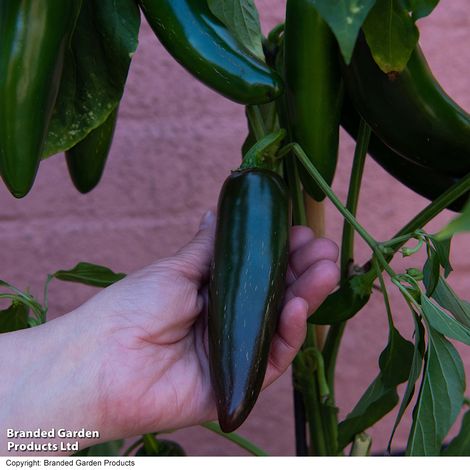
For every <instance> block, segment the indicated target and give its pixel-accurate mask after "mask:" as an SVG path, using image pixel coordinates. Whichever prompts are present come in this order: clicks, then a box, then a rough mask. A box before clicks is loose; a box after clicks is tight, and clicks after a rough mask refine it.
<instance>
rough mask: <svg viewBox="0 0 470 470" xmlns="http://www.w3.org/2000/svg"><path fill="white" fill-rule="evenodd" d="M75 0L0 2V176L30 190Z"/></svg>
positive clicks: (20, 190) (14, 189) (16, 190)
mask: <svg viewBox="0 0 470 470" xmlns="http://www.w3.org/2000/svg"><path fill="white" fill-rule="evenodd" d="M80 6H81V0H67V1H64V0H15V1H11V0H0V38H1V41H0V174H1V176H2V178H3V180H4V182H5V184H6V185H7V186H8V189H9V190H10V192H11V193H12V194H13V196H15V197H23V196H25V195H26V194H27V193H28V191H29V190H30V189H31V187H32V185H33V183H34V179H35V177H36V172H37V169H38V167H39V162H40V160H41V151H42V147H43V144H44V140H45V137H46V133H47V128H48V125H49V120H50V117H51V113H52V109H53V107H54V103H55V99H56V97H57V93H58V90H59V85H60V78H61V74H62V66H63V60H64V52H65V49H66V47H68V43H69V40H70V36H71V34H72V32H73V28H74V26H75V22H76V19H77V17H78V14H79V11H80Z"/></svg>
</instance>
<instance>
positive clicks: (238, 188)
mask: <svg viewBox="0 0 470 470" xmlns="http://www.w3.org/2000/svg"><path fill="white" fill-rule="evenodd" d="M288 234H289V198H288V193H287V189H286V186H285V184H284V182H283V180H282V178H280V176H278V175H277V174H276V173H274V172H272V171H269V170H260V169H249V170H243V171H235V172H233V173H232V174H231V175H230V176H229V177H228V179H227V180H226V181H225V183H224V185H223V187H222V190H221V193H220V196H219V203H218V217H217V228H216V238H215V251H214V261H213V264H212V267H211V275H210V283H209V355H210V366H211V376H212V383H213V387H214V391H215V397H216V400H217V411H218V417H219V423H220V427H221V428H222V430H223V431H224V432H231V431H233V430H234V429H236V428H237V427H238V426H240V425H241V424H242V423H243V421H244V420H245V419H246V417H247V416H248V414H249V412H250V411H251V409H252V408H253V406H254V404H255V402H256V399H257V397H258V394H259V392H260V390H261V385H262V383H263V380H264V375H265V372H266V367H267V363H268V355H269V348H270V345H271V340H272V338H273V335H274V332H275V330H276V326H277V323H278V319H279V314H280V310H281V307H282V302H283V297H284V288H285V275H286V270H287V261H288Z"/></svg>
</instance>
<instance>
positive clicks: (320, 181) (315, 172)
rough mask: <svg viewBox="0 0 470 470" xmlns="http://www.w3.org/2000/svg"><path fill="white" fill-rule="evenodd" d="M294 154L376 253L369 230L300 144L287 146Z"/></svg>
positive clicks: (375, 244)
mask: <svg viewBox="0 0 470 470" xmlns="http://www.w3.org/2000/svg"><path fill="white" fill-rule="evenodd" d="M286 147H290V149H291V150H292V151H293V152H294V154H295V155H296V156H297V158H298V159H299V160H300V162H301V163H302V165H303V166H304V167H305V169H306V170H307V172H308V173H309V174H310V176H311V177H312V178H313V179H314V180H315V182H316V183H317V184H318V186H320V188H321V190H322V191H323V192H324V193H325V194H326V195H327V196H328V199H330V201H331V202H332V203H333V204H334V205H335V207H336V208H337V209H338V210H339V212H341V214H342V215H343V217H344V218H345V219H346V220H347V221H348V222H349V223H350V224H351V225H352V226H353V227H354V229H355V230H356V232H357V233H358V234H359V235H360V236H361V237H362V238H363V239H364V241H365V242H366V243H367V244H368V245H369V246H370V248H371V249H372V250H373V251H374V252H375V251H377V249H378V243H377V242H376V241H375V240H374V239H373V238H372V237H371V236H370V235H369V233H368V232H367V230H366V229H365V228H364V227H363V226H362V225H361V224H360V223H359V222H358V221H357V220H356V218H355V217H354V216H353V215H352V214H351V212H350V211H349V210H348V209H346V207H344V205H343V204H342V202H341V201H340V200H339V198H338V197H337V196H336V194H335V193H334V192H333V190H332V189H331V188H330V186H329V185H328V183H327V182H326V181H325V180H324V179H323V177H322V175H321V174H320V173H319V171H318V170H317V169H316V168H315V167H314V165H313V164H312V163H311V162H310V160H309V158H308V156H307V155H306V154H305V152H304V151H303V150H302V147H301V146H300V145H299V144H296V143H292V144H288V145H286Z"/></svg>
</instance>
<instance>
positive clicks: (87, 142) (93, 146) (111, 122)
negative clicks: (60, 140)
mask: <svg viewBox="0 0 470 470" xmlns="http://www.w3.org/2000/svg"><path fill="white" fill-rule="evenodd" d="M117 116H118V108H116V109H115V110H114V111H112V112H111V114H110V115H109V117H108V118H107V119H106V121H105V122H104V123H103V124H101V126H99V127H97V128H96V129H94V130H92V131H91V132H90V133H89V134H88V135H87V136H86V137H85V138H84V139H83V140H82V141H81V142H79V143H78V144H77V145H75V146H74V147H72V148H71V149H69V150H67V152H66V153H65V156H66V159H67V167H68V169H69V174H70V177H71V178H72V181H73V184H74V185H75V187H76V188H77V189H78V190H79V191H80V192H81V193H83V194H85V193H88V192H89V191H91V190H92V189H93V188H94V187H95V186H96V185H97V184H98V183H99V181H100V179H101V175H102V174H103V170H104V167H105V165H106V160H107V158H108V153H109V149H110V148H111V143H112V141H113V135H114V129H115V127H116V120H117Z"/></svg>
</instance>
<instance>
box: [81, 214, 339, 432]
mask: <svg viewBox="0 0 470 470" xmlns="http://www.w3.org/2000/svg"><path fill="white" fill-rule="evenodd" d="M210 219H213V215H211V216H210ZM213 225H214V224H213V223H211V220H206V221H205V223H204V224H203V227H202V228H201V230H200V231H199V233H198V234H197V235H196V237H195V238H194V239H193V240H192V241H191V242H190V243H189V244H188V245H187V246H185V247H184V248H183V249H181V250H180V251H179V252H178V253H177V254H176V255H175V256H173V257H170V258H166V259H163V260H160V261H158V262H156V263H154V264H152V265H150V266H148V267H146V268H144V269H142V270H141V271H139V272H137V273H134V274H132V275H130V276H128V277H126V278H125V279H124V280H122V281H121V282H119V283H117V284H115V285H114V286H111V287H110V288H108V289H106V290H105V291H103V292H102V293H101V294H99V295H98V296H96V297H94V298H93V299H92V300H91V301H90V302H88V303H87V304H85V305H84V306H83V309H89V310H92V311H99V312H103V313H104V314H102V315H101V321H102V322H103V324H104V325H106V327H105V329H107V332H105V333H104V336H105V337H106V342H107V344H108V347H107V353H106V358H105V360H104V365H103V371H105V372H103V375H102V380H101V383H100V390H101V392H100V394H101V396H102V400H103V404H104V406H103V409H105V410H108V412H107V413H105V414H104V416H103V420H104V421H103V426H104V428H105V429H106V428H109V429H113V430H114V431H115V436H113V437H118V436H120V437H122V436H123V435H135V434H141V433H144V432H151V431H157V430H162V429H170V428H179V427H184V426H188V425H193V424H197V423H201V422H203V421H207V420H210V419H214V418H216V411H215V401H214V397H213V394H212V387H211V382H210V374H209V365H208V352H207V317H206V315H205V310H206V299H205V297H206V295H205V292H206V290H205V288H203V286H204V284H205V282H206V281H207V277H208V271H209V264H210V260H211V257H212V251H213V236H214V227H213ZM290 244H291V246H290V263H289V272H288V276H287V286H288V287H287V291H286V303H285V306H284V308H283V311H282V314H281V317H280V323H279V327H278V331H277V334H276V336H275V338H274V340H273V343H272V348H271V353H270V359H269V366H268V370H267V373H266V378H265V383H264V386H267V385H268V384H270V383H271V382H273V381H274V380H275V379H276V378H278V377H279V376H280V375H281V374H282V373H283V372H284V371H285V370H286V369H287V367H288V366H289V364H290V363H291V361H292V360H293V358H294V356H295V354H296V353H297V351H298V349H299V348H300V346H301V344H302V342H303V340H304V337H305V332H306V318H307V312H312V311H314V310H315V309H316V308H317V307H318V306H319V305H320V304H321V303H322V302H323V300H324V298H325V297H326V296H327V295H328V293H329V292H330V291H331V290H332V289H333V288H334V286H335V285H336V283H337V281H338V268H337V266H336V264H335V262H336V259H337V255H338V249H337V247H336V245H335V244H334V243H333V242H331V241H330V240H327V239H318V240H315V239H314V237H313V233H312V231H311V230H310V229H308V228H306V227H294V228H293V229H292V232H291V242H290ZM117 410H118V412H116V411H117Z"/></svg>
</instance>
